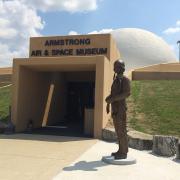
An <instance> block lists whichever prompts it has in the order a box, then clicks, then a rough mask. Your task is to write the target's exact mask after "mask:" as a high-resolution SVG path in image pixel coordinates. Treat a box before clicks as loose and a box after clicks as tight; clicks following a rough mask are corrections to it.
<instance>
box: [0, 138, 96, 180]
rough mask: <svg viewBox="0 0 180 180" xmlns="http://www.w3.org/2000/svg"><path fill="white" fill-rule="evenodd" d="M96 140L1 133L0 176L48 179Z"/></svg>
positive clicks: (20, 179) (2, 179) (4, 179)
mask: <svg viewBox="0 0 180 180" xmlns="http://www.w3.org/2000/svg"><path fill="white" fill-rule="evenodd" d="M96 142H97V140H94V139H85V138H74V137H62V136H61V137H60V136H46V135H23V134H16V135H0V180H15V179H16V180H50V179H52V177H54V176H55V175H57V174H58V172H59V171H61V170H62V168H63V167H65V166H67V165H69V164H70V163H72V162H73V161H74V160H75V159H77V158H78V157H79V156H80V155H81V154H83V153H84V152H85V151H86V150H87V149H89V148H90V147H91V146H92V145H94V144H95V143H96Z"/></svg>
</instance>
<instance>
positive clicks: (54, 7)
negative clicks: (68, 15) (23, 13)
mask: <svg viewBox="0 0 180 180" xmlns="http://www.w3.org/2000/svg"><path fill="white" fill-rule="evenodd" d="M20 1H21V2H23V3H25V4H27V5H28V6H30V7H32V8H34V9H37V10H40V11H44V12H46V11H68V12H72V13H74V12H84V11H93V10H96V9H97V0H20Z"/></svg>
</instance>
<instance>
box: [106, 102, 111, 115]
mask: <svg viewBox="0 0 180 180" xmlns="http://www.w3.org/2000/svg"><path fill="white" fill-rule="evenodd" d="M106 112H107V114H109V112H110V110H109V104H107V105H106Z"/></svg>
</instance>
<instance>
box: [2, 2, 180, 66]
mask: <svg viewBox="0 0 180 180" xmlns="http://www.w3.org/2000/svg"><path fill="white" fill-rule="evenodd" d="M179 9H180V1H179V0H150V1H148V0H0V67H2V66H10V65H11V64H12V59H13V58H14V57H27V56H28V48H29V47H28V46H29V37H31V36H46V35H48V36H50V35H51V36H53V35H68V34H87V33H90V32H99V31H100V32H102V31H105V32H106V31H109V30H116V29H119V28H141V29H145V30H148V31H151V32H153V33H155V34H157V35H158V36H160V37H162V38H163V39H164V40H165V41H166V42H167V43H168V44H169V45H170V46H171V47H172V49H173V50H174V51H175V53H176V54H178V47H177V41H178V40H180V10H179Z"/></svg>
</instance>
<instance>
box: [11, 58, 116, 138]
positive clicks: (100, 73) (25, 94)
mask: <svg viewBox="0 0 180 180" xmlns="http://www.w3.org/2000/svg"><path fill="white" fill-rule="evenodd" d="M110 67H111V62H110V61H109V60H108V59H107V58H106V57H105V56H91V57H89V56H88V57H87V56H86V57H66V58H63V57H61V58H59V57H57V58H44V60H43V61H39V58H37V59H35V58H32V59H16V60H14V68H13V70H14V74H13V101H12V105H13V106H12V120H13V123H14V124H15V126H16V131H17V132H18V131H23V130H25V128H26V126H27V122H28V120H29V119H30V118H32V119H34V121H35V122H36V123H35V126H36V127H40V126H41V125H42V120H43V115H44V112H45V106H46V101H47V97H48V87H49V85H50V83H51V82H52V81H51V80H52V79H51V78H50V77H51V73H48V72H54V71H56V72H57V71H59V72H72V71H95V73H96V74H95V112H94V137H96V138H101V130H102V128H103V127H104V126H105V125H106V123H107V121H108V118H109V115H107V114H106V103H105V97H106V96H107V95H108V94H109V92H110V86H111V82H112V74H113V73H112V71H113V70H112V69H111V68H110Z"/></svg>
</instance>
